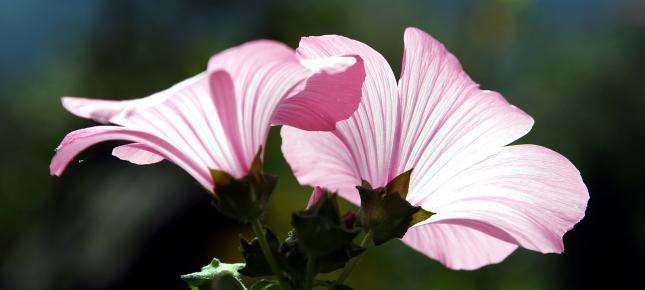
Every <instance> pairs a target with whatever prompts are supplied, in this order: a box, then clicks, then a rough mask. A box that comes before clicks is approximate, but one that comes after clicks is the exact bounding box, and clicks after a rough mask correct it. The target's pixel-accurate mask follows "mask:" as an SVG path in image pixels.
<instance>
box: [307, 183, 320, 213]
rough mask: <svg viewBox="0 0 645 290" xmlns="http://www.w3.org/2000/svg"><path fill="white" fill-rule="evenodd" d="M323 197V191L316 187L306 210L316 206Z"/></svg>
mask: <svg viewBox="0 0 645 290" xmlns="http://www.w3.org/2000/svg"><path fill="white" fill-rule="evenodd" d="M322 196H323V191H322V189H320V187H319V186H316V187H314V191H313V192H312V193H311V196H309V201H308V202H307V207H306V209H309V208H310V207H311V206H312V205H314V204H316V203H317V202H318V201H319V200H320V198H321V197H322Z"/></svg>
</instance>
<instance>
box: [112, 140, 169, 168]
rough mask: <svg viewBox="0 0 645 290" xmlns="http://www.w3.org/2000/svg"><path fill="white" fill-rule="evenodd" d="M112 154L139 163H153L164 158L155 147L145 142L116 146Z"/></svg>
mask: <svg viewBox="0 0 645 290" xmlns="http://www.w3.org/2000/svg"><path fill="white" fill-rule="evenodd" d="M112 155H114V156H116V157H118V158H119V159H121V160H125V161H129V162H131V163H134V164H137V165H148V164H153V163H157V162H161V161H163V159H164V158H163V156H161V155H159V154H158V153H156V152H155V150H154V149H153V148H151V147H150V146H148V145H146V144H143V143H131V144H125V145H121V146H118V147H114V149H112Z"/></svg>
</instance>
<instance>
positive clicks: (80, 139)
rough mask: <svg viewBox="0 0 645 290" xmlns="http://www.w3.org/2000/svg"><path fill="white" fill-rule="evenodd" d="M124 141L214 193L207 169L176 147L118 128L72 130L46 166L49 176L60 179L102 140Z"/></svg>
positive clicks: (152, 136)
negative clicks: (145, 149) (151, 153)
mask: <svg viewBox="0 0 645 290" xmlns="http://www.w3.org/2000/svg"><path fill="white" fill-rule="evenodd" d="M110 140H124V141H130V142H136V143H142V144H145V145H146V146H148V147H149V148H151V149H152V150H154V151H155V153H157V154H159V155H161V156H163V157H164V158H165V159H168V160H170V161H172V162H173V163H175V164H177V165H178V166H179V167H181V168H183V169H184V170H186V171H187V172H188V173H189V174H190V175H192V176H193V177H194V178H195V179H196V180H197V181H198V182H199V183H200V184H201V185H202V186H204V187H205V188H206V189H207V190H210V191H212V190H213V181H212V178H211V177H210V173H209V170H208V168H206V167H203V166H201V164H198V163H196V162H194V160H192V159H191V158H190V157H189V156H187V155H186V154H184V153H183V152H182V151H181V150H178V148H176V147H174V146H172V145H171V144H169V143H168V142H166V141H165V140H163V139H162V138H159V137H157V136H155V135H153V134H150V133H147V132H143V131H139V130H133V129H127V128H123V127H118V126H95V127H89V128H84V129H80V130H76V131H73V132H71V133H69V134H67V136H65V138H64V139H63V141H62V142H61V144H60V145H59V146H58V148H57V151H56V154H55V155H54V158H53V159H52V162H51V164H50V166H49V169H50V172H51V174H52V175H57V176H60V175H61V174H62V173H63V171H64V170H65V168H66V167H67V165H68V164H69V162H70V161H72V159H73V158H74V157H75V156H76V155H78V153H80V152H81V151H83V150H85V149H86V148H88V147H90V146H92V145H94V144H97V143H100V142H104V141H110Z"/></svg>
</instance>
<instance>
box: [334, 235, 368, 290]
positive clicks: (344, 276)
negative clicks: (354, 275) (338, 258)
mask: <svg viewBox="0 0 645 290" xmlns="http://www.w3.org/2000/svg"><path fill="white" fill-rule="evenodd" d="M373 235H374V233H373V232H372V231H369V232H367V234H365V236H364V237H363V240H362V241H361V244H360V246H361V247H363V248H366V247H367V245H368V244H369V243H370V242H371V241H372V236H373ZM362 256H363V255H362V254H361V255H360V256H358V257H356V258H354V259H352V260H351V261H349V263H347V266H345V269H343V272H342V273H340V276H338V280H336V284H343V283H344V282H345V280H346V279H347V277H349V274H350V273H351V272H352V270H354V267H356V264H358V261H359V260H360V259H361V257H362Z"/></svg>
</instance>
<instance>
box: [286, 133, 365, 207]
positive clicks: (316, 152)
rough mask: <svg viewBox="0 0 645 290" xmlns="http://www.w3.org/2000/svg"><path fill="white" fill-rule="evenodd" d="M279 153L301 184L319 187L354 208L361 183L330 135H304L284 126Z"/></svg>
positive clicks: (343, 150)
mask: <svg viewBox="0 0 645 290" xmlns="http://www.w3.org/2000/svg"><path fill="white" fill-rule="evenodd" d="M280 132H281V135H282V152H284V157H285V158H286V159H287V161H288V162H289V165H291V169H292V170H293V173H294V175H295V176H296V177H298V181H299V182H300V183H301V184H310V185H315V186H320V187H322V188H325V189H327V190H329V191H334V192H338V194H339V195H340V196H342V197H343V198H345V199H348V200H350V201H352V202H354V203H356V204H358V203H360V198H359V196H358V194H357V193H356V188H355V186H356V185H359V184H360V183H361V179H360V177H359V174H358V171H357V168H356V163H355V162H354V159H353V158H352V155H351V154H349V151H347V148H346V147H345V145H344V144H343V143H342V142H341V141H340V140H339V139H338V138H336V136H335V135H334V134H333V133H331V132H312V131H304V130H300V129H297V128H293V127H288V126H284V127H282V129H281V131H280Z"/></svg>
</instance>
